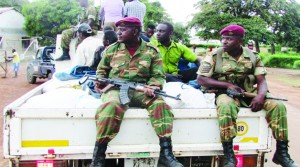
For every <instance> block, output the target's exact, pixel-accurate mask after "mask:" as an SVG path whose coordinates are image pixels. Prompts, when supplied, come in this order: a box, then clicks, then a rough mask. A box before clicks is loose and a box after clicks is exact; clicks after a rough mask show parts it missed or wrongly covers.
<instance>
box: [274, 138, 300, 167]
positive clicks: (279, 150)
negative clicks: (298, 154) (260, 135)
mask: <svg viewBox="0 0 300 167" xmlns="http://www.w3.org/2000/svg"><path fill="white" fill-rule="evenodd" d="M273 162H274V163H275V164H278V165H281V166H283V167H299V165H298V164H296V163H295V162H294V161H293V160H292V159H291V157H290V155H289V153H288V141H287V140H286V141H280V140H277V141H276V152H275V154H274V157H273Z"/></svg>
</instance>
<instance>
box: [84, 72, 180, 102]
mask: <svg viewBox="0 0 300 167" xmlns="http://www.w3.org/2000/svg"><path fill="white" fill-rule="evenodd" d="M87 80H92V81H96V82H101V83H102V84H106V85H107V86H105V87H104V88H103V89H102V92H106V91H107V90H108V89H110V88H112V87H118V88H120V102H121V104H123V105H125V104H128V103H129V102H130V100H129V97H128V90H129V89H133V90H137V91H141V92H142V91H144V89H145V87H146V86H145V84H142V83H137V82H129V81H124V80H121V79H116V78H112V79H109V78H98V77H96V76H93V75H88V74H86V75H84V76H83V77H82V79H80V81H79V84H80V85H82V84H84V83H85V82H86V81H87ZM154 94H155V95H161V96H164V97H169V98H173V99H175V100H181V99H180V94H179V95H177V96H175V97H174V96H171V95H168V94H166V92H165V91H162V90H158V89H155V90H154Z"/></svg>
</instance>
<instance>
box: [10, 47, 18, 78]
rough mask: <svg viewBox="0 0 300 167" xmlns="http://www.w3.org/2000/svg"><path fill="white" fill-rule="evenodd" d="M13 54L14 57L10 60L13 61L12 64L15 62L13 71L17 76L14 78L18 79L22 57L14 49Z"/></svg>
mask: <svg viewBox="0 0 300 167" xmlns="http://www.w3.org/2000/svg"><path fill="white" fill-rule="evenodd" d="M12 54H13V55H12V56H10V57H9V58H10V59H12V62H13V69H14V72H15V76H13V78H17V77H18V72H19V68H20V56H19V54H18V52H17V51H16V49H12Z"/></svg>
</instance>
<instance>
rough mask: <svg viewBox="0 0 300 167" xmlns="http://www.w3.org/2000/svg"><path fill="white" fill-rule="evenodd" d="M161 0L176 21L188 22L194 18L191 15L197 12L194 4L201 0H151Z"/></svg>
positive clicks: (151, 0)
mask: <svg viewBox="0 0 300 167" xmlns="http://www.w3.org/2000/svg"><path fill="white" fill-rule="evenodd" d="M149 1H150V2H153V1H159V2H160V3H161V5H162V6H163V8H165V10H166V12H167V13H168V14H169V15H170V16H171V18H172V19H173V21H174V22H181V23H187V22H188V21H190V20H191V19H192V17H191V15H192V14H193V13H196V11H197V10H196V9H195V8H194V4H196V3H197V2H198V1H199V0H149Z"/></svg>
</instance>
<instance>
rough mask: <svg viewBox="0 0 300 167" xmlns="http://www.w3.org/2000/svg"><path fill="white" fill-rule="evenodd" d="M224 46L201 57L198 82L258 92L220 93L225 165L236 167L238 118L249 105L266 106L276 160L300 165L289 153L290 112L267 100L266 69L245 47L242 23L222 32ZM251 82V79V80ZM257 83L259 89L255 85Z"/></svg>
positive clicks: (254, 108) (254, 107)
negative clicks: (240, 95)
mask: <svg viewBox="0 0 300 167" xmlns="http://www.w3.org/2000/svg"><path fill="white" fill-rule="evenodd" d="M220 34H221V36H222V46H223V48H221V49H218V50H217V51H214V52H211V53H212V54H211V55H207V56H206V57H205V58H204V60H202V62H201V65H200V67H199V70H198V72H197V74H198V83H199V84H200V85H202V86H205V87H208V88H217V89H229V90H234V91H237V92H239V93H244V92H245V91H256V92H257V96H256V97H255V98H253V99H252V98H246V97H245V98H239V99H237V98H232V97H230V96H228V95H227V94H223V93H219V94H217V99H216V105H217V114H218V120H219V129H220V136H221V141H222V146H223V152H224V166H225V167H235V166H236V163H237V162H236V157H235V155H234V152H233V144H232V140H233V139H234V138H235V136H236V134H237V126H236V119H237V114H238V112H239V107H240V106H241V105H242V106H246V107H250V108H251V110H252V111H253V112H256V111H259V110H261V109H264V110H265V111H266V120H267V122H268V124H269V127H270V128H271V129H272V132H273V136H274V138H275V139H276V141H277V143H276V152H275V154H274V157H273V162H274V163H276V164H279V165H281V166H283V167H298V165H297V164H296V163H295V162H294V161H293V160H292V159H291V158H290V155H289V153H288V127H287V112H286V108H285V106H284V104H283V103H282V102H281V101H276V100H271V99H266V98H265V97H266V95H268V94H269V93H268V86H267V82H266V79H265V75H266V73H267V72H266V69H265V67H264V65H263V63H262V61H261V58H260V57H259V56H258V55H256V54H254V53H253V52H252V51H251V50H250V49H248V48H246V47H242V43H243V37H244V34H245V30H244V28H243V27H241V26H239V25H230V26H228V27H225V28H224V29H223V30H222V31H221V32H220ZM248 81H249V82H248ZM248 83H257V89H255V88H254V87H253V85H254V84H251V85H249V84H248Z"/></svg>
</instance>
